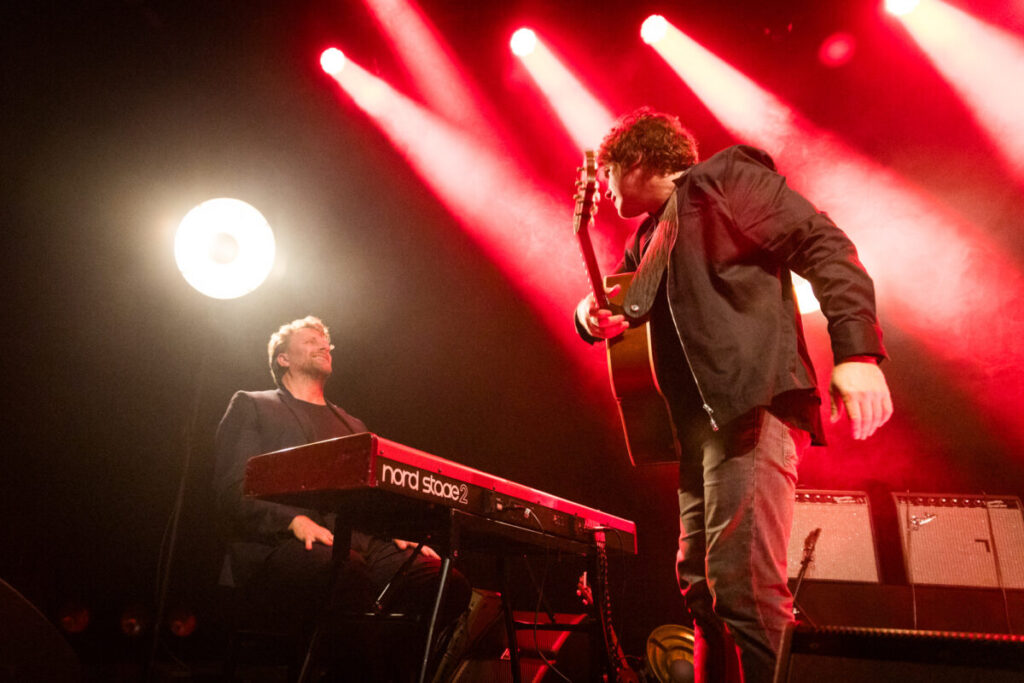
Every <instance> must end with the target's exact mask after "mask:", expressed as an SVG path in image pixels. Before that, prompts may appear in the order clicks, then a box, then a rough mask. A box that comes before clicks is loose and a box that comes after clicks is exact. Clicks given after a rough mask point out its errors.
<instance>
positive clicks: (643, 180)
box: [601, 164, 665, 218]
mask: <svg viewBox="0 0 1024 683" xmlns="http://www.w3.org/2000/svg"><path fill="white" fill-rule="evenodd" d="M601 170H602V172H603V173H604V177H605V180H606V181H607V182H608V190H607V191H606V192H605V195H604V196H605V197H606V198H608V199H610V200H612V203H614V204H615V209H616V210H617V211H618V212H619V215H620V216H622V217H623V218H634V217H636V216H639V215H641V214H644V213H649V212H651V211H657V210H658V207H660V206H661V205H662V203H664V201H665V199H664V198H661V199H658V198H657V197H656V196H655V194H656V192H655V190H656V189H657V184H656V183H654V182H653V180H654V176H653V175H652V174H651V173H650V172H649V171H646V170H644V168H643V167H642V166H641V165H640V164H636V165H635V166H632V167H630V168H628V169H623V168H622V167H621V166H620V165H619V164H608V165H607V166H605V167H604V168H603V169H601Z"/></svg>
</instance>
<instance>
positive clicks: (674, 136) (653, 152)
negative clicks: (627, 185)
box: [597, 107, 698, 173]
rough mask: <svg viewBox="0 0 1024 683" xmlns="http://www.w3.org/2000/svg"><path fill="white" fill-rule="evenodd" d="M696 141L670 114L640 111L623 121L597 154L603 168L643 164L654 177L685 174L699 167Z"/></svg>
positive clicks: (608, 136) (643, 109) (609, 135)
mask: <svg viewBox="0 0 1024 683" xmlns="http://www.w3.org/2000/svg"><path fill="white" fill-rule="evenodd" d="M697 161H698V158H697V141H696V140H695V139H694V137H693V135H692V134H691V133H690V131H688V130H686V129H685V128H683V124H681V123H680V122H679V119H678V118H676V117H675V116H672V115H671V114H663V113H661V112H658V111H654V110H653V109H651V108H650V107H641V108H640V109H637V110H636V111H633V112H630V113H629V114H626V115H625V116H623V117H621V118H620V119H619V120H618V121H616V122H615V124H614V125H613V126H612V129H611V130H610V131H609V132H608V134H607V135H605V136H604V140H602V141H601V147H600V149H598V151H597V162H598V164H600V165H601V166H607V165H608V164H618V165H619V166H620V167H621V168H624V169H628V168H632V167H633V166H635V165H636V164H638V163H639V164H640V165H641V166H643V168H644V169H645V170H647V171H651V172H654V173H675V172H676V171H684V170H686V169H688V168H689V167H691V166H693V165H694V164H695V163H697Z"/></svg>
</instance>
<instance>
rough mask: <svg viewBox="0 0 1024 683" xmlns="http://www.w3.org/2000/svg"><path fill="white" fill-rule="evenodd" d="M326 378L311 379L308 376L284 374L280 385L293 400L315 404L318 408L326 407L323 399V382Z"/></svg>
mask: <svg viewBox="0 0 1024 683" xmlns="http://www.w3.org/2000/svg"><path fill="white" fill-rule="evenodd" d="M325 379H326V378H324V379H321V378H319V377H311V376H309V375H294V374H292V373H291V372H286V373H285V374H284V377H282V378H281V384H283V385H284V388H285V389H287V390H288V393H290V394H291V395H292V396H294V397H295V398H297V399H299V400H300V401H305V402H306V403H315V404H316V405H319V406H324V405H327V401H326V400H325V399H324V381H325Z"/></svg>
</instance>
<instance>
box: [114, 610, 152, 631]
mask: <svg viewBox="0 0 1024 683" xmlns="http://www.w3.org/2000/svg"><path fill="white" fill-rule="evenodd" d="M120 626H121V633H123V634H125V635H126V636H128V637H129V638H137V637H139V636H140V635H142V632H143V631H145V630H146V627H147V626H149V615H148V613H147V612H146V609H145V608H144V607H143V606H142V605H139V604H132V605H128V606H127V607H125V608H124V610H122V611H121V619H120Z"/></svg>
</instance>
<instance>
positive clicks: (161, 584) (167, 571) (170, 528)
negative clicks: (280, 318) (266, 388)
mask: <svg viewBox="0 0 1024 683" xmlns="http://www.w3.org/2000/svg"><path fill="white" fill-rule="evenodd" d="M208 346H209V345H208V344H202V345H201V347H202V350H201V351H200V360H199V373H198V378H197V379H196V387H195V391H194V392H193V394H192V406H191V408H192V410H191V412H190V414H189V416H188V419H187V420H186V422H185V428H184V432H183V436H184V459H183V463H182V469H181V479H179V481H178V492H177V495H176V496H175V499H174V506H173V507H172V508H171V515H170V518H169V519H168V524H167V526H166V527H165V528H164V536H163V538H162V539H161V542H160V551H159V555H158V558H157V594H156V605H157V610H156V618H155V619H154V620H153V635H152V645H151V647H150V651H149V659H148V660H147V661H146V669H145V671H146V673H145V679H146V680H147V681H153V680H154V678H153V676H154V664H155V663H156V655H157V650H158V649H159V647H160V626H161V624H162V623H163V620H164V616H165V614H166V611H167V593H168V591H169V590H170V583H171V569H172V567H173V565H174V551H175V549H176V546H177V542H178V525H179V524H180V522H181V513H182V510H183V509H184V507H185V490H186V488H187V484H188V475H189V472H190V471H191V469H192V453H193V451H194V449H195V432H196V425H197V424H198V423H199V406H200V403H201V401H202V397H203V393H204V389H205V387H206V374H207V372H206V370H207V365H208V357H209V354H208V353H207V351H206V349H207V348H208ZM165 548H166V554H165V552H164V549H165ZM161 565H163V566H161ZM175 659H177V658H175Z"/></svg>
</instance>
